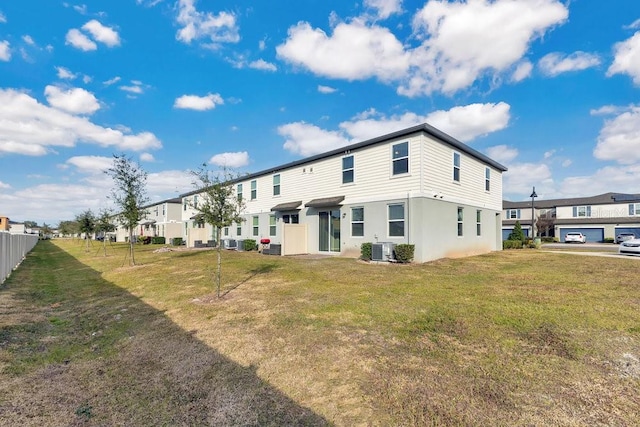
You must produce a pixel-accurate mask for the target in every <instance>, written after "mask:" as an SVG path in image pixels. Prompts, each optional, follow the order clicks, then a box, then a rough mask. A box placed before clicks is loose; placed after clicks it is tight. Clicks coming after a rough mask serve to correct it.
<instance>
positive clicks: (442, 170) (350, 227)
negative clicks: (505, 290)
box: [118, 124, 506, 262]
mask: <svg viewBox="0 0 640 427" xmlns="http://www.w3.org/2000/svg"><path fill="white" fill-rule="evenodd" d="M505 171H506V168H505V167H504V166H502V165H501V164H499V163H498V162H495V161H494V160H492V159H490V158H488V157H487V156H485V155H483V154H481V153H480V152H478V151H476V150H474V149H472V148H471V147H469V146H467V145H465V144H463V143H461V142H460V141H457V140H456V139H454V138H452V137H451V136H449V135H446V134H444V133H443V132H441V131H439V130H437V129H435V128H433V127H432V126H429V125H427V124H423V125H419V126H414V127H411V128H408V129H404V130H401V131H398V132H394V133H391V134H388V135H384V136H381V137H378V138H373V139H370V140H367V141H364V142H360V143H357V144H353V145H350V146H347V147H343V148H340V149H337V150H333V151H330V152H327V153H323V154H320V155H317V156H313V157H309V158H306V159H302V160H299V161H295V162H291V163H287V164H284V165H281V166H277V167H274V168H270V169H267V170H264V171H261V172H258V173H254V174H250V175H246V176H243V177H241V178H239V179H237V180H235V181H233V182H232V183H231V185H233V188H234V190H235V197H238V198H241V199H243V201H244V205H245V209H244V211H243V219H244V220H243V221H242V222H240V223H238V224H233V225H232V226H230V227H226V228H225V229H224V230H222V238H223V239H228V240H246V239H254V240H257V241H260V240H264V239H268V240H269V241H270V244H271V245H277V247H278V248H279V251H280V252H279V253H280V254H282V255H292V254H341V255H347V256H357V255H359V254H360V246H361V244H362V243H365V242H371V243H382V242H385V243H391V244H400V243H408V244H413V245H415V261H416V262H425V261H429V260H434V259H438V258H443V257H458V256H466V255H474V254H480V253H485V252H489V251H494V250H499V249H501V248H502V235H501V229H502V223H501V212H502V173H503V172H505ZM202 197H204V195H203V194H201V193H200V192H198V191H192V192H188V193H184V194H182V195H181V196H180V197H179V198H177V199H171V200H165V201H162V202H159V203H156V204H153V205H149V206H147V207H146V208H147V212H148V216H147V218H146V219H145V220H143V221H142V222H141V223H140V225H139V227H140V228H139V230H138V231H139V233H137V234H141V235H161V236H165V237H166V238H172V237H181V238H183V239H184V240H185V242H186V244H187V246H190V247H193V246H195V245H196V244H197V242H207V241H210V240H214V239H215V237H214V236H215V232H214V230H213V229H212V228H211V227H210V226H209V225H208V224H205V223H203V222H201V221H200V220H199V216H198V213H199V212H198V210H197V206H198V204H199V203H201V201H202ZM177 210H179V212H180V214H179V215H178V213H177ZM125 235H126V233H125V232H124V230H120V231H119V232H118V240H124V236H125Z"/></svg>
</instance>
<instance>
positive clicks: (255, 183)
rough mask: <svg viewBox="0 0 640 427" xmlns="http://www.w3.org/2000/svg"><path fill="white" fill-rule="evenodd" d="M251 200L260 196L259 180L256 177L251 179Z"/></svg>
mask: <svg viewBox="0 0 640 427" xmlns="http://www.w3.org/2000/svg"><path fill="white" fill-rule="evenodd" d="M250 185H251V200H255V199H257V198H258V180H257V179H254V180H252V181H251V184H250Z"/></svg>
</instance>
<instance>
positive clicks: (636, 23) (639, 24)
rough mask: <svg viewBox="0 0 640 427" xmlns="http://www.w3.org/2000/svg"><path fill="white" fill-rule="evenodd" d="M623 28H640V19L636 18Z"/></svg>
mask: <svg viewBox="0 0 640 427" xmlns="http://www.w3.org/2000/svg"><path fill="white" fill-rule="evenodd" d="M622 28H624V29H625V30H637V29H638V28H640V19H636V20H635V21H633V22H632V23H631V24H629V25H625V26H624V27H622Z"/></svg>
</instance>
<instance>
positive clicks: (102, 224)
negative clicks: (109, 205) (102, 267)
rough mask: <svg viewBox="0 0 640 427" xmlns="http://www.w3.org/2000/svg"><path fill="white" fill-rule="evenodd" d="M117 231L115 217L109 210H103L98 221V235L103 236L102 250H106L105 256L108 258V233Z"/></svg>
mask: <svg viewBox="0 0 640 427" xmlns="http://www.w3.org/2000/svg"><path fill="white" fill-rule="evenodd" d="M115 230H116V226H115V224H113V215H112V214H111V212H109V210H106V209H105V210H103V211H101V212H100V215H99V216H98V218H97V219H96V233H101V234H102V249H103V250H104V256H107V233H110V232H112V231H115Z"/></svg>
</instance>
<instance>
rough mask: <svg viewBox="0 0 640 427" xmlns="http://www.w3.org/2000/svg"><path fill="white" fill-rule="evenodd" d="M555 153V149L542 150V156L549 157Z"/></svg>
mask: <svg viewBox="0 0 640 427" xmlns="http://www.w3.org/2000/svg"><path fill="white" fill-rule="evenodd" d="M554 154H556V150H549V151H545V152H544V158H545V159H550V158H551V157H553V155H554Z"/></svg>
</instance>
